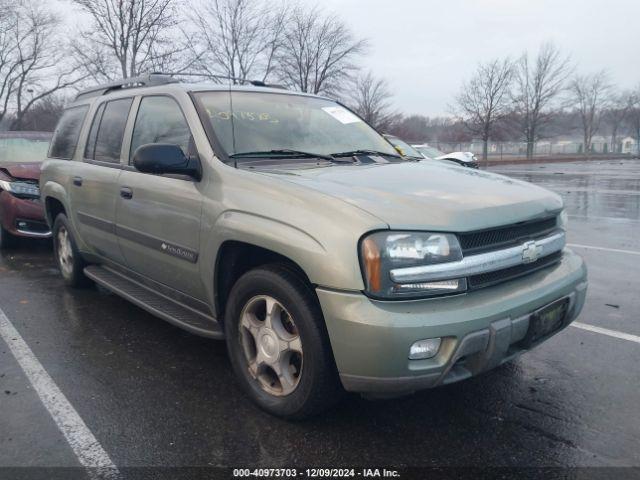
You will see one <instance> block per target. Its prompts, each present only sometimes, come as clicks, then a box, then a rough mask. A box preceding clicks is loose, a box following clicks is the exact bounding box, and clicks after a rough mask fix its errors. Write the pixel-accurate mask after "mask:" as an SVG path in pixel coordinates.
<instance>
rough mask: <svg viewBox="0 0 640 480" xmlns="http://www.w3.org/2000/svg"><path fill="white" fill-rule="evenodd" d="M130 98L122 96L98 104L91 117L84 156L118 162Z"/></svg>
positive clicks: (102, 160)
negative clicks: (94, 113)
mask: <svg viewBox="0 0 640 480" xmlns="http://www.w3.org/2000/svg"><path fill="white" fill-rule="evenodd" d="M132 102H133V99H132V98H122V99H119V100H112V101H111V102H107V103H106V104H105V105H104V106H102V105H101V106H100V107H99V108H98V110H97V112H96V115H95V117H94V118H93V124H92V125H91V131H90V132H89V140H88V143H87V148H86V150H85V157H86V158H88V159H91V160H97V161H100V162H108V163H120V150H121V149H122V139H123V138H124V129H125V126H126V124H127V118H128V117H129V109H130V108H131V103H132Z"/></svg>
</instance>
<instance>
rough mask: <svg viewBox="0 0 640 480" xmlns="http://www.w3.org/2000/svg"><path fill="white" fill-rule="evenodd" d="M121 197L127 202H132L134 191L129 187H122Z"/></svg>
mask: <svg viewBox="0 0 640 480" xmlns="http://www.w3.org/2000/svg"><path fill="white" fill-rule="evenodd" d="M120 196H121V197H122V198H124V199H125V200H131V199H132V198H133V190H131V189H130V188H129V187H120Z"/></svg>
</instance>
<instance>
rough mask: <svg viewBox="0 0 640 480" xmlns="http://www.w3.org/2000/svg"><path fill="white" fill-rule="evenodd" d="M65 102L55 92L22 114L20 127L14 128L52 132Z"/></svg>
mask: <svg viewBox="0 0 640 480" xmlns="http://www.w3.org/2000/svg"><path fill="white" fill-rule="evenodd" d="M65 103H66V102H65V98H64V97H63V96H59V95H55V94H54V95H50V96H48V97H46V98H44V99H42V100H40V101H39V102H37V103H35V104H34V105H33V107H32V108H30V109H29V111H27V112H26V113H25V114H24V115H23V117H22V121H21V123H20V127H19V128H15V129H14V130H31V131H38V132H53V130H54V129H55V128H56V125H57V123H58V120H59V119H60V116H61V115H62V112H63V110H64V105H65Z"/></svg>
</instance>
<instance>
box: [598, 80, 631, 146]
mask: <svg viewBox="0 0 640 480" xmlns="http://www.w3.org/2000/svg"><path fill="white" fill-rule="evenodd" d="M634 102H635V95H634V93H633V92H618V93H615V94H612V95H611V105H610V107H609V109H608V110H607V111H606V114H605V116H606V119H607V121H608V123H609V126H610V127H611V151H612V152H614V153H615V152H617V151H618V131H619V130H620V127H621V126H622V125H623V124H624V122H625V121H626V120H627V117H628V116H629V113H630V112H631V110H632V109H633V107H634Z"/></svg>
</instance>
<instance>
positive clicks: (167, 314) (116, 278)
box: [84, 265, 224, 339]
mask: <svg viewBox="0 0 640 480" xmlns="http://www.w3.org/2000/svg"><path fill="white" fill-rule="evenodd" d="M84 274H85V275H86V276H87V277H89V278H90V279H91V280H93V281H94V282H96V283H97V284H98V285H101V286H102V287H104V288H106V289H107V290H110V291H112V292H113V293H115V294H116V295H119V296H121V297H122V298H124V299H126V300H129V301H130V302H131V303H133V304H135V305H137V306H138V307H140V308H142V309H144V310H146V311H147V312H149V313H151V314H152V315H155V316H157V317H160V318H161V319H163V320H166V321H167V322H169V323H172V324H173V325H175V326H177V327H180V328H182V329H184V330H187V331H189V332H191V333H194V334H196V335H200V336H202V337H208V338H216V339H221V338H224V333H223V332H222V330H221V329H220V325H219V324H218V322H217V321H216V319H215V318H213V317H212V316H210V315H207V314H205V313H202V312H198V311H197V310H194V309H192V308H189V307H188V306H186V305H183V304H182V303H178V302H176V301H175V300H172V299H170V298H168V297H166V296H164V295H162V294H160V293H158V292H155V291H153V290H151V289H149V288H147V287H146V286H144V285H142V284H140V283H138V282H136V281H134V280H131V279H129V278H127V277H125V276H124V275H122V274H120V273H118V272H116V271H114V270H112V269H110V268H109V267H105V266H99V265H89V266H88V267H85V269H84Z"/></svg>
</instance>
